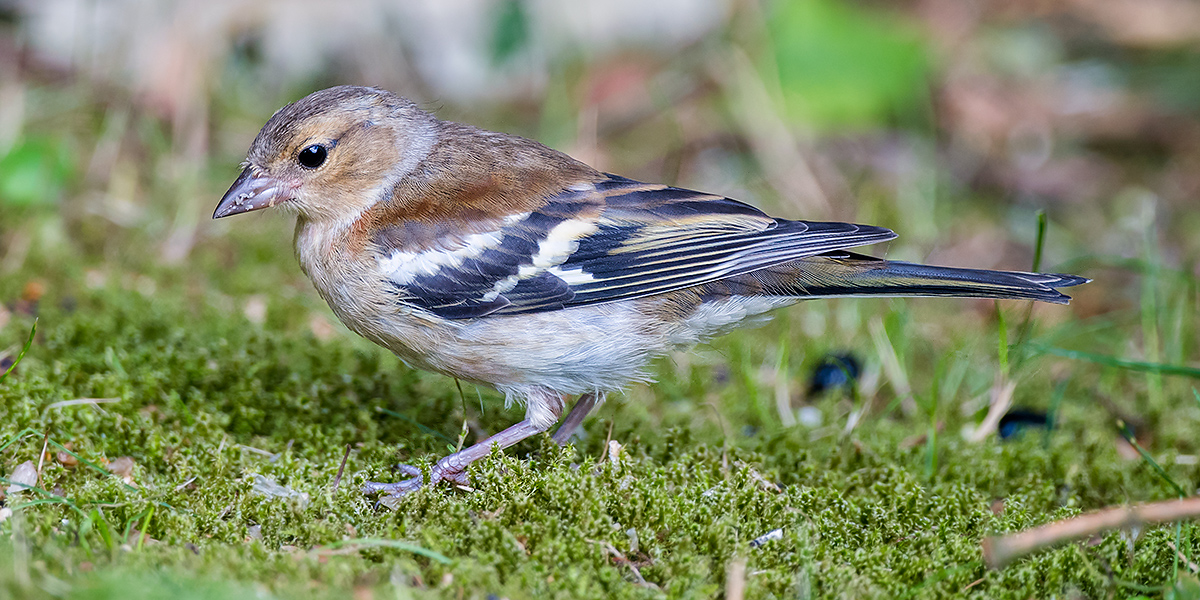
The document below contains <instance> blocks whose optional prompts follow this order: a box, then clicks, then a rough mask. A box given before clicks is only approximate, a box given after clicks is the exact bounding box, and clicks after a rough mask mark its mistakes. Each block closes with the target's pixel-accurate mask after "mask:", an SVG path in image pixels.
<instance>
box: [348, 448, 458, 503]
mask: <svg viewBox="0 0 1200 600" xmlns="http://www.w3.org/2000/svg"><path fill="white" fill-rule="evenodd" d="M453 456H454V455H450V456H447V457H446V458H443V459H442V460H439V461H438V462H437V464H436V465H434V466H433V468H432V469H430V470H429V485H436V484H437V483H438V482H439V481H451V482H454V483H457V484H461V485H466V484H467V471H466V469H465V468H463V467H462V466H460V465H459V464H457V462H456V461H454V460H451V458H452V457H453ZM396 468H397V469H398V470H400V471H401V472H403V473H404V474H406V475H411V477H409V478H408V479H405V480H404V481H398V482H396V483H384V482H380V481H368V482H366V483H364V484H363V486H362V491H363V493H364V494H378V493H382V494H384V495H385V496H403V495H405V494H410V493H412V492H415V491H417V490H419V489H421V487H422V486H423V485H425V477H424V474H422V473H421V470H420V469H418V468H417V467H414V466H412V465H397V467H396ZM389 506H390V505H389Z"/></svg>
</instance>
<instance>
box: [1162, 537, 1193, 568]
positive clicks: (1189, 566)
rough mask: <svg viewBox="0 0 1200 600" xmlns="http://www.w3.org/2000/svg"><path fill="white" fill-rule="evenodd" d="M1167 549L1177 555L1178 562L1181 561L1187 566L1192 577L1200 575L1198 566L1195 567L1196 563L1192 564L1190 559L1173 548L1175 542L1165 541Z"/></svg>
mask: <svg viewBox="0 0 1200 600" xmlns="http://www.w3.org/2000/svg"><path fill="white" fill-rule="evenodd" d="M1167 547H1168V548H1170V549H1172V550H1174V551H1175V554H1178V555H1179V560H1182V561H1183V564H1185V565H1187V568H1188V570H1189V571H1191V572H1192V574H1193V575H1195V574H1200V565H1197V564H1196V563H1194V562H1192V561H1191V559H1189V558H1188V557H1187V555H1186V554H1184V553H1183V552H1181V551H1180V550H1179V548H1177V547H1176V546H1175V542H1172V541H1170V540H1167Z"/></svg>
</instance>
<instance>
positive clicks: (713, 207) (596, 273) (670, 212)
mask: <svg viewBox="0 0 1200 600" xmlns="http://www.w3.org/2000/svg"><path fill="white" fill-rule="evenodd" d="M895 237H896V236H895V234H894V233H892V232H891V231H890V230H888V229H884V228H881V227H872V226H867V225H853V224H850V223H821V222H807V221H787V220H783V219H774V218H771V217H769V216H767V215H766V214H764V213H762V212H761V211H759V210H758V209H756V208H754V207H752V206H750V205H748V204H743V203H741V202H738V201H736V200H732V199H729V198H723V197H720V196H713V195H709V194H702V193H699V192H693V191H689V190H684V189H679V188H673V187H667V186H663V185H651V184H644V183H639V182H636V181H632V180H629V179H624V178H621V177H616V176H609V178H608V179H606V180H603V181H601V182H599V183H596V184H587V185H580V186H576V187H575V188H574V189H569V190H566V191H564V192H562V193H560V194H558V195H556V196H553V197H551V198H549V199H548V200H547V201H546V202H545V204H543V205H542V206H541V207H540V208H538V209H537V210H534V211H531V212H528V213H522V214H517V215H510V216H508V217H507V218H505V219H503V220H502V221H500V222H498V224H497V225H496V227H495V229H494V230H492V231H484V232H481V233H475V234H471V235H466V236H458V237H456V238H454V239H453V240H452V241H442V242H440V243H437V244H434V245H432V246H430V247H428V248H427V249H424V250H421V251H413V250H411V249H407V250H402V249H399V248H386V247H383V248H377V252H378V260H379V264H380V267H381V269H382V271H383V273H384V275H385V276H386V277H387V279H388V280H389V282H390V283H391V284H392V285H393V286H395V291H396V293H397V295H398V297H399V298H400V301H402V302H405V303H407V304H410V305H413V306H416V307H419V308H422V309H425V310H428V311H430V312H433V313H434V314H436V315H438V316H440V317H443V318H447V319H467V318H477V317H483V316H488V315H509V314H519V313H529V312H540V311H550V310H560V309H563V308H567V307H571V306H579V305H585V304H596V303H601V302H611V301H614V300H621V299H627V298H637V297H640V296H647V295H651V294H658V293H663V292H669V291H672V290H677V289H681V288H686V287H691V286H695V285H699V284H703V283H707V282H711V281H716V280H719V279H722V278H725V277H730V276H733V275H740V274H744V273H749V272H752V271H756V270H759V269H763V268H766V267H771V266H774V265H779V264H782V263H785V262H788V261H793V260H796V259H799V258H803V257H806V256H813V255H816V254H821V253H823V252H829V251H831V250H837V249H841V248H850V247H855V246H864V245H868V244H874V243H877V242H882V241H886V240H890V239H893V238H895Z"/></svg>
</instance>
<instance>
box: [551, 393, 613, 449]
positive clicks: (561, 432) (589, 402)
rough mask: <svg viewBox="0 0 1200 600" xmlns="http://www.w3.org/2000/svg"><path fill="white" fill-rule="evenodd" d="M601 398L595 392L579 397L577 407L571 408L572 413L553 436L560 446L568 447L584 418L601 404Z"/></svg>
mask: <svg viewBox="0 0 1200 600" xmlns="http://www.w3.org/2000/svg"><path fill="white" fill-rule="evenodd" d="M600 399H601V396H600V395H599V394H597V393H595V392H591V393H587V394H584V395H582V396H580V397H579V399H578V400H576V401H575V406H572V407H571V412H569V413H567V418H565V419H563V422H562V425H559V426H558V430H557V431H555V432H554V435H553V436H551V439H553V440H554V441H555V442H557V443H558V445H559V446H566V445H567V442H568V441H569V440H570V439H571V436H573V435H575V432H576V431H579V426H580V425H582V424H583V420H584V418H586V417H587V416H588V413H590V412H592V409H593V408H596V406H597V405H598V404H600Z"/></svg>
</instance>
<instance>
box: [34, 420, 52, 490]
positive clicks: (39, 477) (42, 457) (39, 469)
mask: <svg viewBox="0 0 1200 600" xmlns="http://www.w3.org/2000/svg"><path fill="white" fill-rule="evenodd" d="M49 445H50V430H46V436H45V437H43V438H42V453H41V454H39V455H38V465H37V469H36V470H35V471H34V472H35V473H36V474H37V475H36V476H35V477H34V478H33V484H34V485H37V484H38V483H39V482H41V480H42V461H44V460H46V448H47V447H48V446H49Z"/></svg>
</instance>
